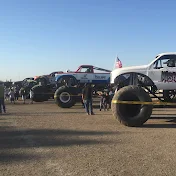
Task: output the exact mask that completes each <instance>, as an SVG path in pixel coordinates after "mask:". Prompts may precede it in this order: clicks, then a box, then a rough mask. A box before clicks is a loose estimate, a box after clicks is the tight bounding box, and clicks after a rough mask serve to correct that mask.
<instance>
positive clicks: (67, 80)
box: [57, 75, 78, 87]
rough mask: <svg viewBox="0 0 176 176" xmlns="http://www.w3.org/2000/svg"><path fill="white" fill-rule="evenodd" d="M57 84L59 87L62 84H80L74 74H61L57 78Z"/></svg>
mask: <svg viewBox="0 0 176 176" xmlns="http://www.w3.org/2000/svg"><path fill="white" fill-rule="evenodd" d="M57 85H58V87H61V86H76V85H78V81H77V79H76V78H75V77H74V76H72V75H64V76H61V77H60V78H59V79H58V80H57Z"/></svg>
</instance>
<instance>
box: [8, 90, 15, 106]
mask: <svg viewBox="0 0 176 176" xmlns="http://www.w3.org/2000/svg"><path fill="white" fill-rule="evenodd" d="M9 98H10V102H11V103H12V102H13V103H14V104H15V92H14V90H13V89H11V90H10V92H9Z"/></svg>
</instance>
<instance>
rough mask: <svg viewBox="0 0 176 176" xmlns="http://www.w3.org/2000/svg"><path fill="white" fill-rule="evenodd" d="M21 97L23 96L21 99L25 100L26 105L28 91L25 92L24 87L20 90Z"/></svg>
mask: <svg viewBox="0 0 176 176" xmlns="http://www.w3.org/2000/svg"><path fill="white" fill-rule="evenodd" d="M20 95H21V98H22V100H23V104H25V103H26V90H25V88H23V87H22V88H21V89H20Z"/></svg>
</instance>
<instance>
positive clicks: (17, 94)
mask: <svg viewBox="0 0 176 176" xmlns="http://www.w3.org/2000/svg"><path fill="white" fill-rule="evenodd" d="M18 98H19V90H18V88H15V101H17V100H18Z"/></svg>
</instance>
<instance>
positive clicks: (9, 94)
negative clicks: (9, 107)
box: [0, 82, 33, 114]
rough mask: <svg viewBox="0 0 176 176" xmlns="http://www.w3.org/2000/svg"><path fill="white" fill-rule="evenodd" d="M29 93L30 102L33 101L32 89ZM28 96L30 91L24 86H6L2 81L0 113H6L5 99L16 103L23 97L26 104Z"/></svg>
mask: <svg viewBox="0 0 176 176" xmlns="http://www.w3.org/2000/svg"><path fill="white" fill-rule="evenodd" d="M29 95H30V98H31V102H30V103H33V101H32V93H31V91H30V94H29ZM27 96H28V92H27V91H26V90H25V89H24V88H19V87H18V86H16V87H10V88H7V87H5V86H4V84H3V82H0V114H2V112H4V113H6V107H5V101H9V102H10V103H13V104H15V102H16V101H18V100H19V98H20V97H21V99H22V101H23V104H25V103H26V98H27Z"/></svg>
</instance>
